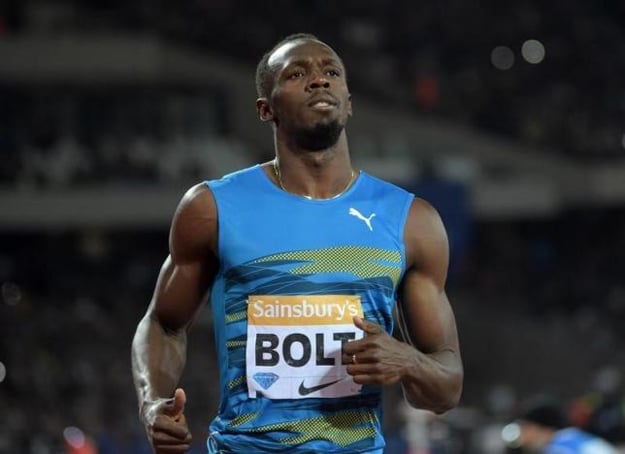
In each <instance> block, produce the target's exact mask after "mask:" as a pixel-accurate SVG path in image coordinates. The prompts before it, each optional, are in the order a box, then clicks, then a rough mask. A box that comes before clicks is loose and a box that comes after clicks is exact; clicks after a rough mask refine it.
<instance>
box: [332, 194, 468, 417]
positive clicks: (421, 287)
mask: <svg viewBox="0 0 625 454" xmlns="http://www.w3.org/2000/svg"><path fill="white" fill-rule="evenodd" d="M404 237H405V238H404V239H405V244H406V262H407V263H406V265H407V266H406V273H405V276H404V279H403V280H402V283H401V285H400V289H399V304H398V308H399V314H400V319H401V320H400V321H401V324H402V326H403V328H404V331H405V337H406V341H407V342H401V341H399V340H397V339H395V338H394V337H392V336H391V335H389V334H388V333H387V332H386V331H385V330H384V328H382V327H381V326H380V325H377V324H375V323H372V322H370V321H367V320H363V319H361V318H360V317H354V323H355V324H356V326H357V327H358V328H360V329H362V330H363V331H364V332H365V336H364V338H363V339H360V340H356V341H352V342H348V343H346V344H345V345H344V347H343V362H344V363H346V364H349V365H348V366H347V372H348V373H349V374H350V375H352V376H353V379H354V381H355V382H356V383H361V384H368V385H380V386H381V385H392V384H395V383H398V382H400V383H401V385H402V387H403V389H404V393H405V395H406V400H407V401H408V403H409V404H410V405H412V406H413V407H415V408H422V409H426V410H431V411H434V412H436V413H442V412H444V411H446V410H449V409H450V408H452V407H454V406H455V405H456V404H457V403H458V400H459V399H460V392H461V390H462V376H463V372H462V361H461V359H460V350H459V348H458V335H457V332H456V322H455V320H454V315H453V312H452V310H451V306H450V304H449V301H448V300H447V295H446V294H445V279H446V276H447V265H448V252H449V247H448V244H447V235H446V233H445V228H444V227H443V223H442V222H441V220H440V217H439V216H438V213H436V211H435V210H434V209H433V208H432V207H431V206H430V205H428V204H427V203H426V202H425V201H423V200H419V199H417V200H415V201H414V202H413V204H412V206H411V208H410V212H409V216H408V221H407V223H406V229H405V235H404Z"/></svg>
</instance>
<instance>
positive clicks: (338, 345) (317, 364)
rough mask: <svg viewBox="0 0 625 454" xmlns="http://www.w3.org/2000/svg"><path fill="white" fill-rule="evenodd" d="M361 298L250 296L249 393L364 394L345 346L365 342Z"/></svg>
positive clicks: (274, 395) (280, 395)
mask: <svg viewBox="0 0 625 454" xmlns="http://www.w3.org/2000/svg"><path fill="white" fill-rule="evenodd" d="M356 315H357V316H359V317H362V316H363V311H362V304H361V302H360V297H359V296H355V295H250V297H249V298H248V306H247V322H248V324H247V347H246V352H245V354H246V367H247V370H246V375H247V386H248V393H249V396H250V397H251V398H255V397H256V395H257V393H261V394H263V395H264V396H266V397H268V398H270V399H306V398H310V397H324V398H334V397H343V396H350V395H354V394H358V393H359V392H360V388H361V387H362V385H358V384H356V383H354V380H353V379H352V377H351V376H350V375H349V374H348V373H347V370H346V366H347V364H343V362H342V347H343V345H344V344H345V343H347V342H350V341H353V340H356V339H361V338H362V337H363V334H364V333H363V331H362V330H360V329H359V328H357V327H356V326H355V325H354V322H353V317H354V316H356Z"/></svg>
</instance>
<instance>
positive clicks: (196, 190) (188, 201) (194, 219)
mask: <svg viewBox="0 0 625 454" xmlns="http://www.w3.org/2000/svg"><path fill="white" fill-rule="evenodd" d="M217 231H218V228H217V207H216V204H215V198H214V197H213V194H212V192H211V190H210V189H209V187H208V186H207V185H206V184H204V183H199V184H196V185H195V186H192V187H191V188H189V190H187V192H186V193H185V194H184V196H183V197H182V199H181V200H180V203H179V204H178V207H177V208H176V213H175V214H174V218H173V221H172V224H171V230H170V235H169V243H170V252H171V255H172V258H173V259H174V260H176V259H177V258H178V259H184V258H186V257H189V258H192V257H196V256H197V255H198V254H206V253H207V252H212V253H213V254H216V252H217Z"/></svg>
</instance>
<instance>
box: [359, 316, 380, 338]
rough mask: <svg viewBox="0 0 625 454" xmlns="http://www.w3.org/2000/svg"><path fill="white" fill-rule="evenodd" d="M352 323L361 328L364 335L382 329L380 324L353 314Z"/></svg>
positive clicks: (378, 331)
mask: <svg viewBox="0 0 625 454" xmlns="http://www.w3.org/2000/svg"><path fill="white" fill-rule="evenodd" d="M354 325H356V326H357V327H358V328H360V329H361V330H363V331H364V332H365V336H366V335H369V334H379V333H381V332H382V331H384V330H383V329H382V327H381V326H380V325H377V324H375V323H371V322H369V321H367V320H365V319H363V318H361V317H358V316H357V315H356V316H354Z"/></svg>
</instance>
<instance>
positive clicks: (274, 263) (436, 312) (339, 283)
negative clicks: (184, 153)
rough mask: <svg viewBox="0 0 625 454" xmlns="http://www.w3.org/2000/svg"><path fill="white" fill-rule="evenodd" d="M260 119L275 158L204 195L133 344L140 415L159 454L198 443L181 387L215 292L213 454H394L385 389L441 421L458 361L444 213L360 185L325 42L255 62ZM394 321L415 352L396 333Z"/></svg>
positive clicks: (187, 218) (200, 188) (187, 204)
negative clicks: (385, 424) (193, 336)
mask: <svg viewBox="0 0 625 454" xmlns="http://www.w3.org/2000/svg"><path fill="white" fill-rule="evenodd" d="M256 83H257V89H258V95H259V97H258V99H257V101H256V107H257V110H258V115H259V117H260V120H261V121H263V122H267V123H270V124H272V126H273V131H274V142H275V152H276V157H275V159H274V160H272V161H270V162H268V163H265V164H260V165H256V166H254V167H251V168H248V169H244V170H240V171H238V172H235V173H233V174H230V175H227V176H225V177H223V178H222V179H219V180H215V181H208V182H206V183H202V184H199V185H197V186H195V187H193V188H191V189H190V190H189V191H188V192H187V193H186V194H185V196H184V197H183V199H182V201H181V202H180V205H179V206H178V209H177V211H176V214H175V215H174V218H173V222H172V226H171V232H170V255H169V257H168V258H167V259H166V260H165V263H164V264H163V267H162V269H161V272H160V275H159V278H158V281H157V284H156V290H155V293H154V296H153V299H152V301H151V303H150V306H149V308H148V310H147V313H146V315H145V317H144V318H143V320H141V322H140V323H139V326H138V327H137V331H136V334H135V337H134V342H133V346H132V359H133V374H134V380H135V386H136V389H137V394H138V398H139V407H140V415H141V418H142V420H143V422H144V423H145V425H146V427H147V433H148V437H149V439H150V442H151V443H152V446H153V447H154V450H155V452H157V453H181V452H185V451H186V450H187V449H188V448H189V446H190V442H191V436H190V434H189V430H188V427H187V423H186V420H185V416H184V411H183V410H184V403H185V400H186V396H185V393H184V391H183V390H182V389H180V388H177V385H178V382H179V380H180V377H181V375H182V372H183V368H184V365H185V358H186V332H187V330H188V329H189V327H190V325H191V323H192V321H193V319H194V316H195V315H196V313H197V312H198V310H199V309H200V307H201V306H202V303H203V301H205V300H206V299H207V295H208V294H210V305H211V307H212V311H213V315H214V325H215V337H216V348H217V352H218V358H219V370H220V390H221V403H220V406H219V410H218V413H217V416H216V417H215V419H214V420H213V421H212V423H211V425H210V436H209V439H208V442H207V445H208V450H209V452H210V453H265V452H289V453H317V452H328V453H330V452H332V453H381V452H382V450H383V447H384V439H383V436H382V431H381V408H380V406H381V391H382V386H384V385H391V384H395V383H398V382H399V383H401V386H402V387H403V389H404V392H405V397H406V399H407V401H408V402H409V403H410V404H411V405H412V406H414V407H416V408H423V409H428V410H431V411H434V412H437V413H441V412H444V411H446V410H448V409H450V408H452V407H454V406H455V405H456V404H457V403H458V400H459V398H460V393H461V388H462V377H463V371H462V363H461V358H460V351H459V347H458V338H457V332H456V325H455V320H454V315H453V312H452V309H451V307H450V304H449V301H448V299H447V296H446V294H445V279H446V274H447V265H448V242H447V237H446V233H445V229H444V227H443V224H442V223H441V220H440V218H439V216H438V214H437V213H436V211H435V210H434V209H433V208H432V207H431V206H430V205H429V204H427V203H426V202H424V201H423V200H420V199H417V198H415V197H414V196H413V195H412V194H410V193H408V192H406V191H404V190H403V189H400V188H398V187H396V186H394V185H392V184H389V183H386V182H383V181H381V180H378V179H376V178H374V177H372V176H370V175H368V174H367V173H365V172H362V171H356V170H354V169H353V167H352V165H351V162H350V155H349V151H348V143H347V136H346V133H345V125H346V123H347V120H348V118H349V117H350V116H351V114H352V103H351V96H350V93H349V91H348V88H347V81H346V74H345V68H344V66H343V62H342V60H341V59H340V58H339V57H338V56H337V54H336V53H335V52H334V50H332V48H330V47H329V46H328V45H327V44H325V43H323V42H321V41H319V40H318V39H317V38H316V37H314V36H312V35H304V34H299V35H293V36H290V37H287V38H285V39H284V40H283V41H281V42H280V43H278V44H277V45H276V46H275V47H274V48H273V49H272V50H271V51H269V52H268V53H267V54H266V55H265V56H264V57H263V59H262V60H261V61H260V63H259V65H258V68H257V73H256ZM396 301H397V306H398V309H399V310H398V313H399V316H400V321H401V325H402V326H403V328H405V331H406V334H407V336H406V343H404V342H400V341H398V340H396V339H395V338H394V337H392V336H391V335H390V333H391V331H392V327H393V308H394V306H395V305H396Z"/></svg>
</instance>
